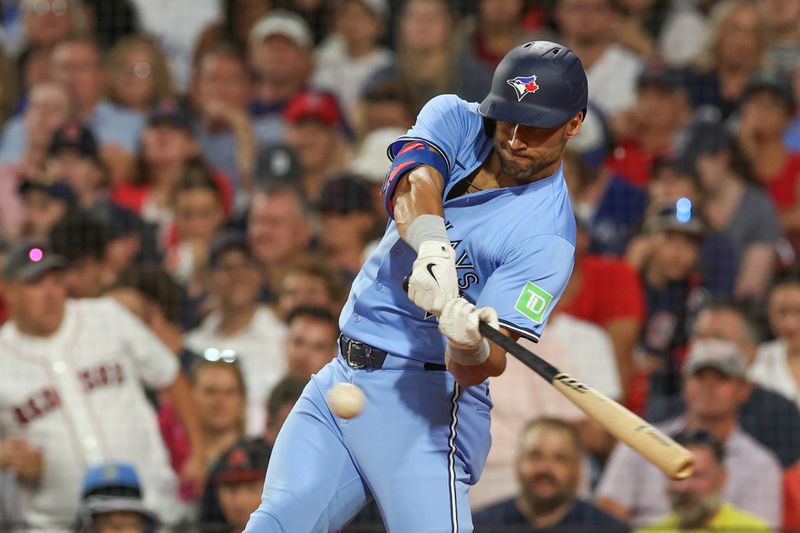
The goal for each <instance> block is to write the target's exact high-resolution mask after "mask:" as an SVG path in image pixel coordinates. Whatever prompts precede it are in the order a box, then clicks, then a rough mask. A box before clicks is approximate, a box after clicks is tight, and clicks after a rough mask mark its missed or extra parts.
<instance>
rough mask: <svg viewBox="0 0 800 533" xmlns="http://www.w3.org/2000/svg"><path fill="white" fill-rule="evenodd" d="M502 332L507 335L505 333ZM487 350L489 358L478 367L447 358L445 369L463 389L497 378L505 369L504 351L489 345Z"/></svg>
mask: <svg viewBox="0 0 800 533" xmlns="http://www.w3.org/2000/svg"><path fill="white" fill-rule="evenodd" d="M502 331H503V333H505V334H506V335H508V332H507V331H505V330H502ZM489 350H490V351H489V358H488V359H486V361H484V362H483V363H481V364H479V365H462V364H461V363H458V362H456V361H454V360H453V359H449V358H448V360H447V369H448V370H449V371H450V373H451V374H453V377H455V378H456V381H457V382H458V383H459V384H460V385H461V386H463V387H471V386H473V385H478V384H480V383H483V382H484V381H485V380H486V379H488V378H491V377H496V376H499V375H500V374H502V373H503V372H505V369H506V351H505V350H504V349H502V348H501V347H499V346H497V345H495V344H491V343H490V348H489Z"/></svg>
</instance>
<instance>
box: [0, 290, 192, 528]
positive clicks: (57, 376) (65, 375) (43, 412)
mask: <svg viewBox="0 0 800 533" xmlns="http://www.w3.org/2000/svg"><path fill="white" fill-rule="evenodd" d="M177 374H178V360H177V358H176V357H175V356H174V355H173V354H172V353H171V352H170V351H169V350H168V349H167V348H166V347H165V346H164V345H163V344H161V342H160V341H159V340H158V339H157V338H156V337H155V336H153V334H152V333H150V331H149V330H148V329H147V328H146V327H145V326H144V325H143V324H142V323H141V322H139V321H138V320H137V319H136V318H135V317H134V316H133V315H131V314H130V313H129V312H128V311H127V310H125V309H124V308H122V307H121V306H119V305H118V304H117V303H116V302H114V301H113V300H110V299H107V298H103V299H96V300H77V301H70V302H68V303H67V306H66V311H65V314H64V319H63V321H62V323H61V326H60V327H59V329H58V331H57V332H56V333H55V334H53V335H52V336H50V337H47V338H38V337H31V336H28V335H25V334H24V333H22V332H20V331H19V330H18V329H17V328H16V326H15V325H14V323H13V322H8V323H6V324H5V325H3V327H2V328H0V439H5V438H8V437H12V436H16V437H22V438H24V439H26V440H27V441H28V442H29V443H30V444H31V445H33V446H35V447H39V448H41V449H42V450H43V456H44V468H43V473H42V478H41V481H40V483H39V484H38V485H36V486H33V487H31V486H28V485H22V484H21V485H20V500H21V511H22V512H21V514H22V516H23V517H24V519H25V520H26V521H27V522H28V523H29V525H30V526H31V527H32V529H38V530H41V531H60V530H65V529H68V528H69V525H70V524H71V523H72V521H73V519H74V518H75V515H76V512H77V510H78V506H79V501H80V487H81V483H82V480H83V475H84V472H85V471H86V469H87V467H89V466H91V465H95V464H98V463H103V462H108V461H121V462H126V463H130V464H132V465H133V466H134V467H135V468H136V470H137V472H138V474H139V477H140V479H141V482H142V486H143V492H144V501H145V504H146V505H147V506H148V507H149V508H151V509H153V510H154V511H156V512H157V513H159V515H160V516H161V518H162V520H164V521H165V522H166V523H174V522H175V521H176V520H177V519H179V518H180V516H179V515H180V513H181V512H182V507H181V506H180V505H179V504H178V500H177V488H178V483H177V478H176V476H175V475H174V473H173V471H172V468H171V467H170V464H169V461H168V459H167V452H166V449H165V447H164V443H163V441H162V440H161V434H160V432H159V428H158V423H157V421H156V414H155V412H154V410H153V408H152V407H151V405H150V404H149V403H148V402H147V399H146V398H145V393H144V388H143V386H142V384H144V385H146V386H148V387H151V388H153V389H162V388H164V387H167V386H169V385H171V384H172V383H173V381H174V380H175V378H176V376H177Z"/></svg>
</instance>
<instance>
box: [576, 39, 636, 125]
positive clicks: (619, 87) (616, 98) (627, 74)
mask: <svg viewBox="0 0 800 533" xmlns="http://www.w3.org/2000/svg"><path fill="white" fill-rule="evenodd" d="M643 67H644V64H643V63H642V60H641V59H639V57H638V56H637V55H636V54H634V53H632V52H629V51H628V50H626V49H625V48H623V47H622V46H620V45H618V44H611V45H609V46H608V48H606V51H605V52H604V53H603V55H602V56H600V59H598V60H597V61H595V62H594V64H593V65H592V66H591V67H590V68H589V69H587V71H586V79H587V81H588V82H589V100H591V101H592V103H594V104H595V105H596V106H597V107H599V108H600V109H601V110H602V111H603V113H605V114H606V115H609V116H613V115H614V114H616V113H617V112H619V111H622V110H623V109H627V108H629V107H631V106H632V105H633V103H634V101H635V100H636V82H637V80H638V79H639V74H640V73H641V71H642V68H643Z"/></svg>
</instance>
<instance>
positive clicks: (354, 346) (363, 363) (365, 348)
mask: <svg viewBox="0 0 800 533" xmlns="http://www.w3.org/2000/svg"><path fill="white" fill-rule="evenodd" d="M339 349H340V350H341V351H342V357H344V360H345V361H347V366H349V367H350V368H356V369H362V368H365V369H370V370H375V369H378V368H381V367H382V366H383V362H384V361H385V360H386V356H387V355H389V353H388V352H386V351H384V350H381V349H379V348H375V347H374V346H370V345H369V344H364V343H363V342H359V341H357V340H353V339H351V338H349V337H345V336H344V335H339ZM424 368H425V370H438V371H443V370H447V367H446V366H444V365H440V364H436V363H425V364H424Z"/></svg>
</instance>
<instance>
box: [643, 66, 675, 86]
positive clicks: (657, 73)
mask: <svg viewBox="0 0 800 533" xmlns="http://www.w3.org/2000/svg"><path fill="white" fill-rule="evenodd" d="M636 88H637V89H644V88H655V89H663V90H667V91H675V90H678V89H681V88H683V79H682V78H681V75H680V73H679V72H678V71H677V70H675V69H671V68H667V67H662V66H649V67H647V68H646V69H645V70H643V71H642V73H641V74H640V75H639V79H638V80H637V81H636Z"/></svg>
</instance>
